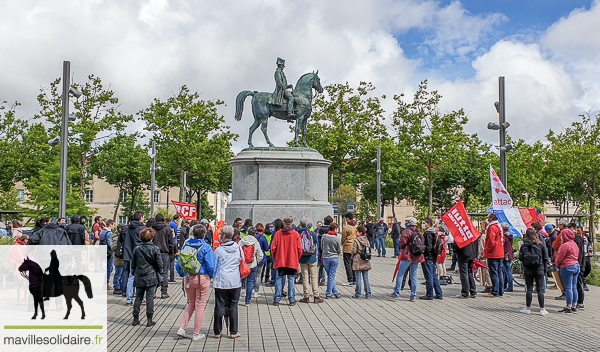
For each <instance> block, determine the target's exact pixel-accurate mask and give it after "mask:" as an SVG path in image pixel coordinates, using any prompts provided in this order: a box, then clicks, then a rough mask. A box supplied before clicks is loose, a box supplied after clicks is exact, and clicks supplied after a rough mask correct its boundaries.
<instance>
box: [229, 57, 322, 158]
mask: <svg viewBox="0 0 600 352" xmlns="http://www.w3.org/2000/svg"><path fill="white" fill-rule="evenodd" d="M284 67H285V60H283V59H281V58H277V70H276V71H275V91H274V92H273V93H267V92H261V93H259V92H257V91H249V90H245V91H242V92H240V93H239V94H238V96H237V98H236V100H235V119H236V120H237V121H240V120H241V119H242V113H243V112H244V101H245V100H246V98H247V97H249V96H251V97H252V114H253V115H254V123H253V124H252V126H250V133H249V135H248V148H250V149H252V148H254V145H252V135H253V134H254V131H256V129H257V128H258V126H260V129H261V130H262V132H263V135H264V136H265V140H266V141H267V143H268V144H269V146H270V147H274V145H273V143H271V141H270V140H269V136H267V123H268V122H269V117H270V116H273V117H275V118H276V119H281V120H287V121H288V122H293V121H296V128H295V136H294V143H295V145H296V147H300V143H299V141H298V134H299V132H300V130H301V131H302V145H303V146H304V147H306V148H308V145H307V144H306V123H307V121H308V118H309V117H310V114H311V113H312V97H313V95H312V90H313V88H314V89H315V90H316V91H317V92H319V93H323V87H322V86H321V79H320V78H319V71H318V70H317V72H312V73H307V74H305V75H303V76H302V77H300V79H299V80H298V83H296V88H295V89H294V87H293V86H292V85H291V84H289V85H288V83H287V78H286V77H285V73H283V69H284ZM288 89H291V90H292V91H291V92H290V91H289V90H288Z"/></svg>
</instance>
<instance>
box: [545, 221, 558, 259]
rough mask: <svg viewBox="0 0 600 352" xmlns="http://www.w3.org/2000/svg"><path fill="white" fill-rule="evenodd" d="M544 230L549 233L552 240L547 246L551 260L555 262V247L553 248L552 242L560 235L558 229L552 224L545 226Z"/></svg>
mask: <svg viewBox="0 0 600 352" xmlns="http://www.w3.org/2000/svg"><path fill="white" fill-rule="evenodd" d="M544 230H545V231H546V233H547V234H548V239H549V242H550V245H549V246H548V247H547V249H548V256H549V257H550V261H551V262H554V249H552V243H554V241H556V236H557V235H558V230H557V229H555V228H554V225H552V224H548V225H546V226H545V227H544Z"/></svg>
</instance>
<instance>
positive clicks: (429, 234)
mask: <svg viewBox="0 0 600 352" xmlns="http://www.w3.org/2000/svg"><path fill="white" fill-rule="evenodd" d="M423 238H424V239H425V253H423V254H424V255H425V259H426V260H431V261H433V262H435V263H437V254H435V252H434V251H433V247H435V240H436V239H437V232H435V228H434V227H430V228H428V229H427V230H425V232H424V233H423ZM475 242H477V241H475Z"/></svg>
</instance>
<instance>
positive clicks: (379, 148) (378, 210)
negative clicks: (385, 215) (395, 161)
mask: <svg viewBox="0 0 600 352" xmlns="http://www.w3.org/2000/svg"><path fill="white" fill-rule="evenodd" d="M371 162H372V163H377V220H379V219H380V218H381V146H379V145H378V146H377V159H373V160H371Z"/></svg>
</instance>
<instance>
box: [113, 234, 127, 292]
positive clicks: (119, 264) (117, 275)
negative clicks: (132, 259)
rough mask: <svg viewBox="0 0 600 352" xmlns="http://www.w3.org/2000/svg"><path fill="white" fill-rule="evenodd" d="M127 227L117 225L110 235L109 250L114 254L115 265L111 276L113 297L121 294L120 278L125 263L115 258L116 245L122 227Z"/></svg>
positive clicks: (121, 259)
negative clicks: (110, 243)
mask: <svg viewBox="0 0 600 352" xmlns="http://www.w3.org/2000/svg"><path fill="white" fill-rule="evenodd" d="M126 226H127V225H125V224H119V225H118V226H117V231H116V232H115V233H113V234H112V246H111V249H112V251H113V253H114V255H113V259H114V265H115V274H114V276H113V289H114V291H113V295H120V294H122V293H123V290H122V289H121V276H123V266H124V265H125V262H124V261H123V258H119V257H117V254H116V253H117V243H118V242H119V236H120V235H121V231H122V230H123V228H124V227H126Z"/></svg>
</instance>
